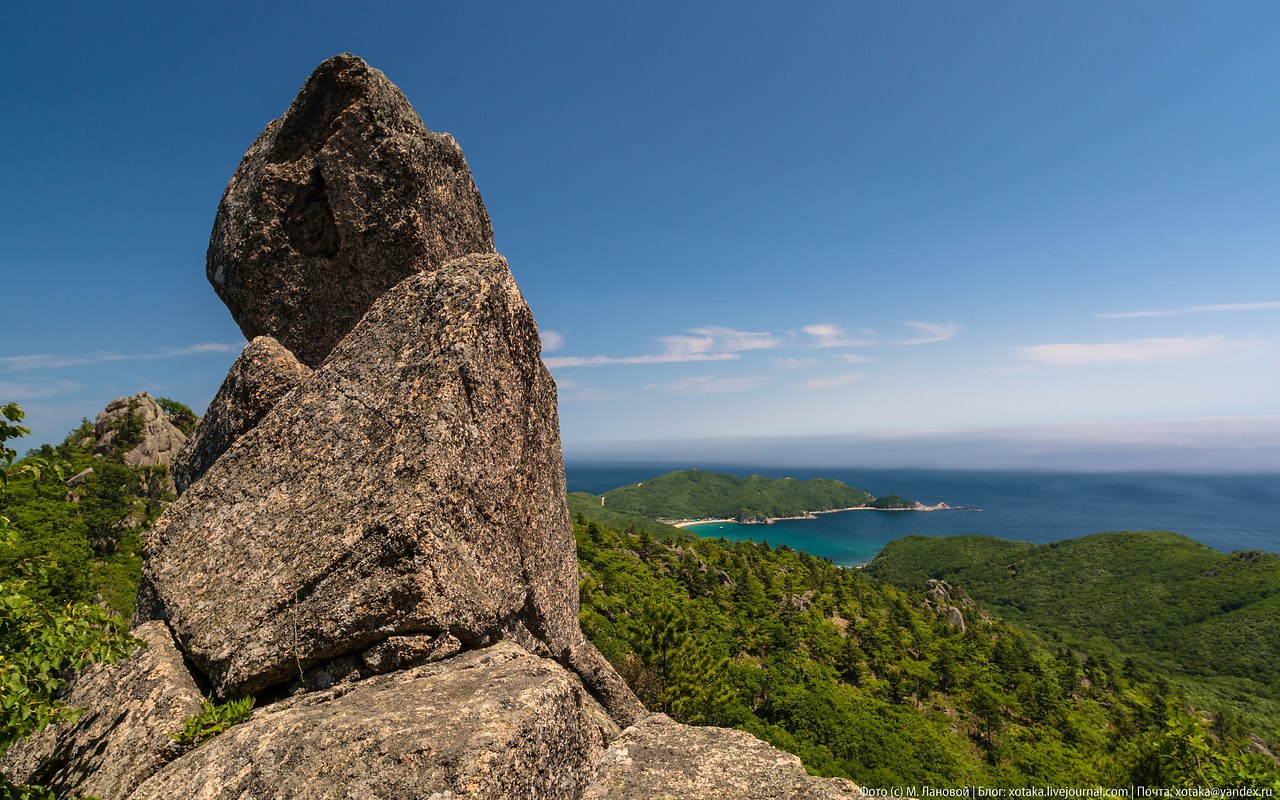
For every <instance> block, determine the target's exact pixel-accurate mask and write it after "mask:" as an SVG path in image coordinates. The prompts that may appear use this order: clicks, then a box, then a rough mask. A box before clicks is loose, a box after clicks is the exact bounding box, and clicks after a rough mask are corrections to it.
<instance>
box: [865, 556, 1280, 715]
mask: <svg viewBox="0 0 1280 800" xmlns="http://www.w3.org/2000/svg"><path fill="white" fill-rule="evenodd" d="M867 572H868V574H870V575H874V576H876V577H880V578H883V579H885V580H888V581H890V582H892V583H894V584H896V585H898V586H902V587H919V586H921V585H922V584H923V583H924V581H926V580H927V579H929V578H940V579H943V580H946V581H948V582H950V583H953V584H956V585H958V586H961V587H963V588H964V589H965V590H967V591H968V592H969V593H970V594H971V595H972V596H973V597H974V598H975V599H978V600H980V601H982V602H984V603H986V604H988V605H990V606H991V607H992V608H994V609H995V610H996V611H998V612H999V613H1000V614H1002V615H1004V616H1006V617H1008V618H1009V619H1013V620H1018V621H1021V622H1024V623H1026V624H1028V625H1030V626H1032V627H1034V628H1036V629H1038V630H1040V631H1042V632H1044V633H1048V634H1051V635H1056V636H1060V637H1062V638H1063V639H1066V640H1068V641H1070V642H1073V643H1077V644H1082V645H1087V646H1089V647H1091V648H1093V649H1099V650H1106V651H1110V652H1113V653H1118V654H1120V655H1123V656H1130V657H1133V658H1135V659H1137V660H1138V661H1140V662H1141V663H1143V664H1145V665H1147V666H1149V667H1153V668H1156V669H1159V670H1161V671H1163V672H1166V673H1168V674H1170V675H1171V676H1174V677H1177V678H1178V679H1180V681H1181V682H1184V683H1186V684H1187V685H1188V687H1189V688H1190V689H1191V691H1192V693H1193V695H1194V696H1196V697H1198V698H1199V699H1201V700H1202V701H1203V702H1205V703H1207V704H1208V705H1219V704H1225V705H1227V706H1229V707H1231V708H1233V709H1235V710H1236V711H1237V712H1238V713H1239V714H1240V715H1241V716H1243V717H1246V718H1249V719H1252V720H1254V721H1265V722H1266V723H1267V724H1268V725H1269V726H1270V735H1271V736H1272V737H1273V738H1274V737H1275V736H1277V734H1280V555H1276V554H1271V553H1263V552H1260V551H1240V552H1236V553H1230V554H1226V553H1220V552H1218V551H1216V550H1213V549H1211V548H1209V547H1206V546H1205V545H1202V544H1199V543H1197V542H1195V541H1192V540H1191V539H1188V538H1186V537H1184V536H1179V535H1177V534H1173V533H1160V532H1148V533H1100V534H1095V535H1093V536H1085V537H1083V538H1080V539H1072V540H1068V541H1063V542H1054V543H1051V544H1045V545H1032V544H1028V543H1025V542H1006V541H1001V540H999V539H992V538H989V537H975V536H962V537H948V538H927V537H921V536H911V537H906V538H903V539H899V540H897V541H895V542H892V543H890V544H889V545H888V546H887V547H885V549H884V551H883V552H882V553H881V554H880V556H879V557H877V558H876V560H875V561H873V562H872V563H871V564H870V565H869V566H868V567H867Z"/></svg>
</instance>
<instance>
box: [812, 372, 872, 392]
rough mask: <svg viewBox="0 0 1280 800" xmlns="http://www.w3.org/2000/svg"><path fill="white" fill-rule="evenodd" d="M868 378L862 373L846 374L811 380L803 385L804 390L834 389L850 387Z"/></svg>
mask: <svg viewBox="0 0 1280 800" xmlns="http://www.w3.org/2000/svg"><path fill="white" fill-rule="evenodd" d="M865 377H867V376H866V374H864V373H861V372H846V373H845V374H843V375H832V376H830V377H827V378H810V379H809V380H807V381H805V382H804V383H803V384H801V388H803V389H832V388H835V387H837V386H848V385H849V384H851V383H853V382H855V381H859V380H862V379H863V378H865Z"/></svg>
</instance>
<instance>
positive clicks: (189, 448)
mask: <svg viewBox="0 0 1280 800" xmlns="http://www.w3.org/2000/svg"><path fill="white" fill-rule="evenodd" d="M310 374H311V368H310V367H308V366H306V365H305V364H302V363H300V362H299V361H298V359H296V358H294V357H293V353H290V352H289V351H288V350H287V349H286V348H285V347H284V346H283V345H282V344H280V343H279V342H277V341H276V340H275V339H272V338H271V337H270V336H259V337H258V338H256V339H254V340H253V341H251V342H249V343H248V344H247V345H245V347H244V350H243V351H242V352H241V353H240V357H239V358H237V359H236V362H235V363H234V364H232V365H231V370H230V371H229V372H228V373H227V377H226V379H225V380H223V382H222V386H221V388H219V389H218V393H217V394H216V395H214V397H213V400H212V401H211V402H210V403H209V408H208V410H206V411H205V414H204V418H203V419H201V420H200V424H199V425H197V426H196V429H195V431H193V432H192V434H191V436H190V438H188V439H187V441H186V444H184V445H183V446H182V450H180V451H179V452H178V455H177V458H176V459H175V460H174V462H173V470H172V472H173V480H174V483H175V484H176V485H177V489H178V491H179V492H185V491H186V490H187V487H188V486H190V485H191V484H193V483H195V482H196V480H197V479H198V478H199V477H200V476H201V475H203V474H204V473H205V470H207V469H209V467H210V466H211V465H212V464H213V462H215V461H217V460H218V456H220V455H222V454H223V453H224V452H226V450H227V448H228V447H230V446H231V445H233V444H235V441H236V440H237V439H239V438H240V437H241V436H243V435H244V434H245V433H246V432H248V431H249V429H251V428H252V427H253V426H254V425H257V424H258V421H259V420H261V419H262V418H263V417H264V416H265V415H266V413H267V412H268V411H270V410H271V409H272V407H274V406H275V404H276V402H277V401H278V400H279V399H280V398H281V397H283V396H284V395H285V393H286V392H288V391H289V390H290V389H292V388H293V387H294V386H297V385H298V383H299V382H300V381H301V380H302V379H303V378H305V377H307V376H308V375H310Z"/></svg>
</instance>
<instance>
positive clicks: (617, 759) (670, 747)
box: [582, 714, 863, 800]
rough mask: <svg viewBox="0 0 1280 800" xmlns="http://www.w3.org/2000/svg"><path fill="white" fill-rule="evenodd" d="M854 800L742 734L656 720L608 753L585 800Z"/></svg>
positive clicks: (842, 785) (852, 790) (837, 784)
mask: <svg viewBox="0 0 1280 800" xmlns="http://www.w3.org/2000/svg"><path fill="white" fill-rule="evenodd" d="M686 797H687V798H698V800H852V798H861V797H863V794H862V792H861V790H860V789H859V788H858V786H857V785H856V784H853V783H851V782H849V781H846V780H841V779H839V778H832V779H822V778H815V777H812V776H811V775H808V774H807V773H806V772H805V771H804V767H803V766H802V765H801V764H800V759H798V758H796V757H795V756H793V755H790V754H789V753H783V752H780V751H778V750H776V749H774V748H772V747H770V746H769V745H767V744H765V743H764V742H762V741H760V740H759V739H757V738H756V737H754V736H752V735H751V734H749V733H744V732H743V731H733V730H727V729H725V728H709V727H707V728H703V727H693V726H691V725H681V724H679V723H676V722H672V721H671V720H670V719H669V718H668V717H667V716H666V715H665V714H654V715H652V716H650V717H648V718H646V719H644V720H643V721H641V722H639V723H637V724H636V725H634V726H633V727H630V728H628V729H627V730H625V731H623V732H622V735H621V736H619V737H618V738H617V739H614V740H613V742H612V743H611V744H610V745H609V749H608V751H607V752H605V754H604V758H602V759H601V760H600V765H599V766H598V767H597V768H596V774H595V777H594V778H593V780H592V782H591V784H590V785H588V787H587V790H586V792H584V793H583V795H582V798H583V800H605V798H609V800H649V798H686Z"/></svg>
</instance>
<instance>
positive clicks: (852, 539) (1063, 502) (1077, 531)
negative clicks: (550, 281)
mask: <svg viewBox="0 0 1280 800" xmlns="http://www.w3.org/2000/svg"><path fill="white" fill-rule="evenodd" d="M690 468H691V465H689V464H671V465H664V464H659V465H654V464H602V463H578V464H575V463H568V464H566V468H565V472H566V476H567V479H568V485H569V491H571V492H578V491H582V492H591V493H593V494H601V493H603V492H606V491H608V490H610V489H614V488H617V487H619V486H624V485H626V484H629V483H635V482H637V481H643V480H646V479H648V478H652V477H655V476H658V475H662V474H664V473H667V472H670V471H672V470H677V469H690ZM697 468H699V469H708V470H712V471H716V472H727V473H729V474H732V475H741V476H746V475H763V476H766V477H771V478H785V477H792V478H835V479H837V480H841V481H844V482H845V483H847V484H849V485H850V486H854V487H857V488H859V489H862V490H863V491H866V492H870V493H871V494H873V495H876V496H880V495H887V494H896V495H899V496H901V497H905V498H908V499H910V500H919V501H920V502H922V503H924V504H925V505H935V504H937V503H946V504H947V505H949V506H953V507H958V508H955V509H953V510H945V511H847V512H842V513H835V514H820V515H818V516H817V518H816V519H800V520H778V521H776V522H774V523H773V524H771V525H738V524H733V523H710V524H702V525H694V526H691V527H690V528H689V530H691V531H693V532H694V533H697V534H698V535H700V536H708V537H712V538H715V537H720V536H723V537H724V538H726V539H731V540H743V539H752V540H755V541H757V542H759V541H767V542H768V543H769V544H770V545H773V546H777V545H780V544H786V545H788V546H789V547H792V548H794V549H796V550H804V551H806V552H808V553H812V554H813V555H816V556H820V557H823V558H829V559H831V561H832V562H834V563H836V564H840V565H842V566H857V565H860V564H865V563H867V562H869V561H870V560H871V559H873V558H875V557H876V554H878V553H879V552H880V550H881V548H883V547H884V546H885V545H886V544H888V543H889V542H891V541H893V540H894V539H897V538H899V537H901V536H908V535H911V534H923V535H925V536H961V535H969V534H982V535H986V536H995V537H999V538H1001V539H1012V540H1017V541H1028V542H1036V543H1044V542H1053V541H1059V540H1062V539H1072V538H1075V537H1078V536H1085V535H1088V534H1090V533H1101V532H1104V531H1174V532H1176V533H1181V534H1183V535H1185V536H1188V537H1190V538H1192V539H1195V540H1197V541H1199V542H1201V543H1203V544H1206V545H1208V546H1210V547H1212V548H1214V549H1215V550H1219V551H1222V552H1232V551H1236V550H1266V551H1269V552H1280V474H1266V475H1263V474H1218V475H1188V474H1181V473H1151V472H1143V473H1132V472H1130V473H1105V472H1104V473H1078V472H1027V471H1016V472H1015V471H967V470H925V469H887V470H875V469H799V468H785V469H784V468H771V467H767V466H759V465H706V466H702V465H698V467H697Z"/></svg>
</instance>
